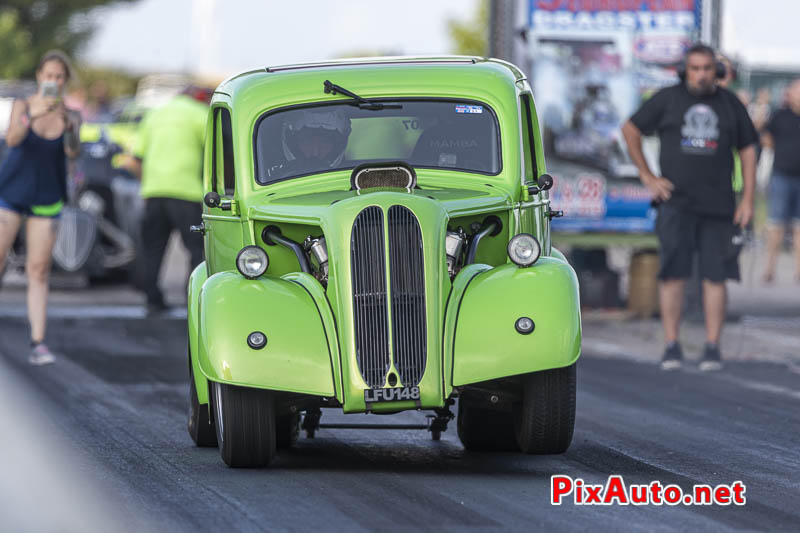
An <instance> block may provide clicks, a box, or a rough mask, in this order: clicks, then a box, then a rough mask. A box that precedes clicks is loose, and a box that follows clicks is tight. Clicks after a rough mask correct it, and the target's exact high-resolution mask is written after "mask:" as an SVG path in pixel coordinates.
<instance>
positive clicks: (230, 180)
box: [214, 107, 236, 196]
mask: <svg viewBox="0 0 800 533" xmlns="http://www.w3.org/2000/svg"><path fill="white" fill-rule="evenodd" d="M214 174H215V187H214V188H215V190H216V191H217V192H218V193H220V194H221V195H222V194H224V195H225V196H232V195H233V193H234V191H235V189H236V178H235V175H234V164H233V129H232V128H231V114H230V112H229V111H228V110H227V109H225V108H224V107H218V108H217V110H216V112H215V113H214Z"/></svg>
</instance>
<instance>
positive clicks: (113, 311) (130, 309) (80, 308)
mask: <svg viewBox="0 0 800 533" xmlns="http://www.w3.org/2000/svg"><path fill="white" fill-rule="evenodd" d="M26 316H28V315H27V310H26V308H25V307H24V306H21V307H17V308H8V307H4V308H0V318H25V317H26ZM47 316H48V317H49V318H83V319H91V318H117V319H127V320H137V319H139V320H140V319H145V318H148V316H147V309H146V308H145V307H144V306H141V305H74V306H61V305H59V306H51V307H50V308H49V309H48V310H47ZM157 317H158V318H163V319H171V320H180V319H184V320H185V319H186V308H183V307H176V308H172V309H170V310H169V311H165V312H163V313H159V314H158V315H157Z"/></svg>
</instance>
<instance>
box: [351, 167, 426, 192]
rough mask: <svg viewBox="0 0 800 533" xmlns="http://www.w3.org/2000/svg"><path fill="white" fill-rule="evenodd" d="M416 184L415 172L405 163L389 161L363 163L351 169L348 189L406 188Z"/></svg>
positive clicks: (408, 188)
mask: <svg viewBox="0 0 800 533" xmlns="http://www.w3.org/2000/svg"><path fill="white" fill-rule="evenodd" d="M416 186H417V173H416V172H414V169H413V168H412V167H411V166H409V165H408V164H407V163H403V162H402V161H390V162H385V163H365V164H362V165H359V166H357V167H356V168H354V169H353V173H352V174H351V175H350V190H353V191H363V190H367V189H387V188H388V189H406V190H408V191H410V190H411V189H413V188H414V187H416Z"/></svg>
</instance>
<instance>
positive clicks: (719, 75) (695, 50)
mask: <svg viewBox="0 0 800 533" xmlns="http://www.w3.org/2000/svg"><path fill="white" fill-rule="evenodd" d="M691 54H707V55H710V56H711V57H713V58H715V59H714V77H715V78H716V79H718V80H721V79H723V78H724V77H725V75H726V74H727V68H726V67H725V63H723V62H722V61H720V60H719V59H716V57H717V54H716V52H714V49H713V48H711V47H710V46H708V45H705V44H702V43H696V44H693V45H692V46H691V47H689V49H688V50H686V54H685V55H684V56H683V59H681V62H680V63H678V66H677V68H676V69H675V70H676V72H677V74H678V77H679V78H680V79H681V81H682V82H685V81H686V58H687V57H689V56H690V55H691Z"/></svg>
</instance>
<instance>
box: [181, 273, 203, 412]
mask: <svg viewBox="0 0 800 533" xmlns="http://www.w3.org/2000/svg"><path fill="white" fill-rule="evenodd" d="M207 279H208V269H207V268H206V262H205V261H203V262H202V263H200V264H199V265H197V268H195V269H194V271H193V272H192V275H191V276H189V287H188V294H187V297H186V301H187V302H188V303H187V308H188V309H187V313H186V318H187V322H188V326H189V365H190V366H191V367H192V374H193V375H194V386H195V389H196V390H197V401H198V402H199V403H200V404H201V405H202V404H205V403H208V380H207V379H206V377H205V376H204V375H203V373H202V372H201V371H200V366H199V364H198V362H197V327H198V322H197V318H198V317H197V314H198V307H197V303H198V300H199V298H200V289H202V287H203V284H204V283H205V282H206V280H207Z"/></svg>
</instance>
